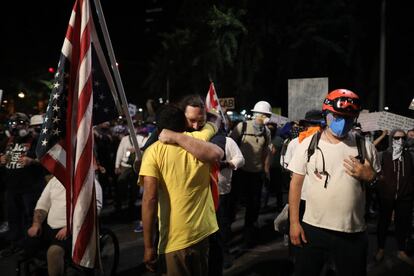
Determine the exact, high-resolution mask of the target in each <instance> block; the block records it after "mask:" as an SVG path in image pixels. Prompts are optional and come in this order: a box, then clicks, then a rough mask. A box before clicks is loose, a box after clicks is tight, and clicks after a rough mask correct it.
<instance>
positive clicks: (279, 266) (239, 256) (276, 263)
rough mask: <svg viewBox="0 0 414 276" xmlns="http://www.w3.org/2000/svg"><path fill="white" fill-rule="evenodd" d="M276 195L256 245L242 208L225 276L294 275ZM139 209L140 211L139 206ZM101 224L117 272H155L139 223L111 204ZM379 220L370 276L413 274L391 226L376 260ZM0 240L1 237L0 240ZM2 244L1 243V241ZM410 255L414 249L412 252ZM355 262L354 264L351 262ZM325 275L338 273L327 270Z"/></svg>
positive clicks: (4, 267) (2, 270) (11, 264)
mask: <svg viewBox="0 0 414 276" xmlns="http://www.w3.org/2000/svg"><path fill="white" fill-rule="evenodd" d="M274 202H275V199H274V198H273V197H271V198H270V200H269V206H270V207H269V208H267V209H266V210H263V211H262V212H261V214H260V217H259V232H258V233H257V245H256V246H254V247H252V248H249V249H244V248H243V247H241V244H242V243H241V240H242V226H243V218H244V209H243V208H242V209H241V210H240V211H239V212H238V214H237V216H236V221H235V222H234V223H233V225H232V232H233V237H232V240H231V241H230V243H229V248H230V253H231V256H232V258H233V265H232V266H231V267H229V268H227V269H225V270H224V273H223V274H224V275H225V276H236V275H245V276H256V275H276V276H279V275H280V276H291V275H293V260H292V258H291V257H290V255H289V249H288V246H286V242H285V240H284V237H283V235H282V234H281V233H279V232H276V231H275V230H274V225H273V220H274V218H275V217H276V216H277V214H278V213H277V212H276V209H275V208H272V206H273V205H274ZM136 212H139V207H137V210H136ZM101 219H102V224H103V226H105V227H108V228H110V229H111V230H112V231H113V232H114V233H115V234H116V236H117V238H118V241H119V245H120V259H119V266H118V270H117V275H125V276H128V275H144V276H152V275H155V274H153V273H150V272H148V271H146V269H145V266H144V265H143V264H142V258H143V238H142V232H141V233H135V232H134V228H135V226H136V222H134V221H133V220H134V218H133V217H131V216H128V215H127V214H119V213H115V212H114V211H113V209H112V207H111V206H108V207H105V208H104V209H103V211H102V213H101ZM375 228H376V220H375V219H370V220H369V221H368V237H369V254H368V256H367V258H368V259H367V260H368V266H367V275H368V276H388V275H393V276H411V275H413V276H414V268H413V267H410V266H409V265H408V264H406V263H404V262H402V261H400V260H399V259H398V258H397V257H396V243H395V239H394V237H393V229H390V237H389V239H388V241H387V244H386V255H385V258H384V260H383V261H382V262H381V263H376V262H374V258H373V255H374V252H375V248H376V232H375ZM0 241H1V239H0ZM0 246H1V244H0ZM409 253H410V254H411V255H413V254H414V252H409ZM16 260H17V259H16V257H15V256H11V257H8V258H3V259H0V275H8V276H9V275H10V276H11V275H16V274H15V267H16ZM350 265H352V264H350ZM323 275H326V276H329V275H335V274H334V273H332V272H331V271H329V270H325V271H324V273H323Z"/></svg>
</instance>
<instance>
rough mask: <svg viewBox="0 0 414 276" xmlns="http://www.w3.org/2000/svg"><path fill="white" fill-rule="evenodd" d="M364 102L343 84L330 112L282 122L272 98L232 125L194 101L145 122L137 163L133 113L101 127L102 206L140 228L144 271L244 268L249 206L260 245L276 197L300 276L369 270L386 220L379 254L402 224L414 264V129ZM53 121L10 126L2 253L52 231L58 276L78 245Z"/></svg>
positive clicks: (97, 136)
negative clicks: (48, 145)
mask: <svg viewBox="0 0 414 276" xmlns="http://www.w3.org/2000/svg"><path fill="white" fill-rule="evenodd" d="M361 109H362V106H361V104H360V99H359V96H358V95H357V94H356V93H354V92H352V91H350V90H346V89H337V90H334V91H332V92H330V93H329V94H328V95H327V96H326V98H325V99H324V101H323V102H321V109H316V110H315V109H312V110H308V111H307V112H306V115H305V117H304V118H303V119H301V120H298V121H291V122H288V123H286V124H284V125H278V124H277V123H275V122H274V121H272V107H271V105H270V104H269V102H267V101H258V102H257V103H255V104H254V105H252V107H251V113H252V119H251V120H250V119H249V120H247V119H246V120H243V121H232V120H231V119H230V117H228V116H223V115H225V114H223V113H222V112H221V110H215V109H211V108H210V107H208V106H205V103H204V101H203V99H202V98H201V97H200V96H199V95H187V96H186V97H184V98H183V99H181V101H180V102H177V103H169V104H165V105H162V106H161V107H159V108H158V110H157V112H156V116H153V115H151V116H148V117H147V118H139V119H136V120H133V124H134V127H135V129H134V131H135V133H136V138H137V141H138V146H139V148H140V151H141V154H142V159H141V160H138V161H139V162H138V163H137V160H136V158H135V157H136V154H135V149H134V146H133V144H134V143H133V142H132V139H131V137H130V135H129V131H128V128H127V124H126V121H125V118H122V117H121V118H119V119H117V120H113V121H110V122H105V123H102V124H100V125H97V126H95V127H94V157H95V162H94V164H95V170H96V183H95V184H96V185H97V186H96V187H97V189H96V190H97V191H101V193H97V202H98V204H97V205H98V206H101V207H102V208H106V207H109V206H111V207H112V208H113V212H115V213H117V214H119V215H121V214H122V215H125V216H126V217H127V219H128V220H130V221H131V222H134V223H135V224H136V227H135V229H134V231H135V232H143V236H144V260H143V261H144V263H145V265H146V266H147V268H148V269H149V270H150V271H154V272H158V273H161V274H165V275H222V274H223V271H224V269H225V268H228V267H230V266H231V265H232V257H231V254H230V252H229V249H228V244H229V242H230V241H231V239H232V234H233V233H232V223H233V222H234V221H235V218H236V213H237V212H238V211H239V210H240V209H241V208H244V209H245V213H244V225H243V239H242V241H241V245H240V246H241V247H242V248H245V249H248V248H252V247H253V246H255V245H256V244H257V235H258V233H259V229H260V224H259V220H258V217H259V213H260V211H261V210H265V209H269V206H268V205H269V195H273V196H275V197H276V203H275V206H274V209H271V210H273V211H274V212H275V217H276V215H277V214H282V213H283V214H284V217H283V218H280V219H279V220H278V223H279V225H278V226H280V225H281V224H280V222H281V221H284V222H285V224H286V225H285V227H283V229H282V227H279V228H278V230H279V231H280V232H282V233H283V234H285V235H286V238H287V240H289V247H290V248H291V250H290V253H291V255H292V258H293V260H294V263H295V275H319V273H320V271H321V270H322V268H323V266H324V265H326V264H327V263H329V264H330V265H331V267H332V269H333V270H334V271H335V272H336V273H337V275H365V274H366V266H367V258H368V257H369V256H367V254H368V253H367V248H368V240H367V233H366V220H367V219H376V220H377V221H378V229H377V233H378V241H377V244H376V248H377V251H376V254H375V256H373V257H374V258H375V260H376V261H377V262H381V261H382V260H383V258H384V254H385V241H386V238H387V233H388V229H389V227H390V225H391V224H393V225H394V226H395V229H396V230H395V235H394V236H395V238H396V240H397V244H398V252H397V256H398V258H400V259H401V260H402V261H404V262H406V263H408V264H410V265H412V266H414V261H413V260H412V259H411V257H410V256H409V254H408V248H407V246H408V242H409V240H410V239H412V234H413V223H412V214H413V200H414V129H411V130H409V131H405V130H402V129H397V128H396V129H390V130H388V131H387V130H384V131H376V132H363V130H362V129H361V126H360V124H358V121H357V118H358V115H359V112H360V111H361ZM43 121H44V118H43V116H42V115H40V114H35V115H31V116H29V115H27V114H24V113H19V112H18V113H14V114H11V115H10V116H9V118H8V120H7V123H6V124H4V125H3V129H2V131H1V133H0V154H1V156H0V166H1V167H0V176H1V182H0V189H1V197H0V221H1V222H2V224H1V225H0V235H1V237H3V239H5V240H6V241H7V242H6V246H5V248H3V249H2V250H1V251H0V255H1V257H6V256H9V255H10V254H15V253H17V252H21V251H25V252H30V251H33V247H34V246H37V245H36V243H34V242H33V239H35V238H40V237H41V238H42V241H45V243H47V244H48V245H50V244H51V245H54V246H55V247H52V246H51V247H50V248H52V249H53V250H52V251H51V253H50V254H49V253H48V260H49V255H50V263H54V264H55V266H52V267H51V268H50V270H49V274H50V275H62V273H63V272H62V267H61V266H58V265H56V264H57V263H58V262H57V261H56V258H57V257H56V256H63V255H65V254H68V253H67V252H68V251H70V246H68V241H70V233H67V232H66V230H65V223H64V221H65V220H66V213H65V212H63V210H64V209H65V205H62V202H63V201H62V193H64V189H63V187H62V185H61V183H59V182H58V181H57V180H56V178H53V176H51V175H50V174H49V173H48V172H47V171H46V170H45V169H44V168H43V167H42V166H41V164H40V162H39V161H38V160H37V158H36V154H35V149H36V144H37V143H38V135H39V133H40V132H41V131H42V123H43ZM285 192H286V193H288V201H287V200H286V198H285V197H284V193H285ZM98 194H100V195H98ZM284 208H285V210H286V212H283V210H284ZM141 209H142V210H141ZM42 230H43V231H42ZM42 232H45V234H43V233H42ZM44 235H46V238H45V237H44ZM56 246H57V247H58V248H60V249H62V248H63V249H62V250H63V251H62V250H60V249H57V248H56ZM59 246H60V247H59ZM56 252H58V253H59V254H58V253H56ZM64 252H66V253H64ZM59 258H60V259H61V258H63V257H59Z"/></svg>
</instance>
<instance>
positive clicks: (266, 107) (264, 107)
mask: <svg viewBox="0 0 414 276" xmlns="http://www.w3.org/2000/svg"><path fill="white" fill-rule="evenodd" d="M251 111H252V112H258V113H263V114H267V115H272V107H271V106H270V104H269V103H268V102H266V101H260V102H257V103H256V104H255V105H254V107H253V109H252V110H251Z"/></svg>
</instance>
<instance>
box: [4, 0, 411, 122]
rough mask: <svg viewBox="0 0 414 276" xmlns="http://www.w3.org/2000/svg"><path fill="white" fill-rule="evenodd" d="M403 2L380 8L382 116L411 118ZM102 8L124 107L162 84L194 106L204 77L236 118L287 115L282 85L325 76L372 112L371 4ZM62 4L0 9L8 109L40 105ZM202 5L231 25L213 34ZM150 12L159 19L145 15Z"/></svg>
mask: <svg viewBox="0 0 414 276" xmlns="http://www.w3.org/2000/svg"><path fill="white" fill-rule="evenodd" d="M409 2H410V1H399V0H394V1H386V4H387V10H386V34H387V40H386V99H385V106H388V107H389V108H390V112H393V113H397V114H400V115H403V116H408V117H411V118H413V117H414V116H413V115H414V112H413V111H412V110H409V109H408V105H409V104H410V102H411V100H412V98H413V96H414V93H413V92H412V81H413V80H414V70H413V64H414V63H413V62H414V55H413V52H414V45H413V42H412V41H413V33H414V30H413V29H414V24H413V23H412V18H413V9H412V5H410V4H408V3H409ZM101 3H102V6H103V12H104V14H105V18H106V22H107V25H108V29H109V33H110V36H111V41H112V45H113V48H114V51H115V55H116V58H117V61H118V63H119V70H120V73H121V77H122V81H123V84H124V88H125V92H126V95H127V98H128V100H129V102H131V103H134V104H137V105H138V106H142V107H143V106H144V105H145V102H146V100H147V99H149V98H153V99H158V98H159V97H163V98H164V99H165V98H166V97H167V79H168V84H169V88H170V90H169V98H170V100H172V101H173V100H175V99H178V98H180V97H181V96H182V95H184V94H186V93H193V92H195V93H200V94H201V95H202V96H205V94H206V93H207V89H208V85H209V77H211V78H212V79H213V80H214V81H215V84H216V88H217V92H218V95H219V96H220V97H236V109H238V110H241V109H243V108H247V109H250V108H251V107H252V106H253V105H254V103H255V102H256V101H258V100H267V101H269V102H270V103H271V104H272V106H274V107H276V106H279V107H281V108H282V114H283V115H287V98H288V95H287V81H288V79H290V78H312V77H328V78H329V89H330V90H332V89H335V88H348V89H351V90H354V91H355V92H357V93H358V94H359V95H360V96H361V97H362V100H363V103H364V107H365V108H367V109H370V111H376V110H377V109H378V95H379V92H378V91H379V45H380V44H379V41H380V36H379V35H380V5H381V1H379V0H378V1H375V0H366V1H358V0H348V1H343V0H342V1H337V0H335V1H333V0H330V1H328V0H326V1H315V0H293V1H271V0H268V1H201V0H200V1H190V0H187V1H185V0H182V1H153V0H152V1H110V0H102V1H101ZM73 4H74V2H73V1H64V0H54V1H52V0H43V1H7V6H6V1H3V2H2V4H1V5H2V6H1V9H0V20H1V24H0V34H1V44H0V45H1V46H0V89H3V90H4V97H3V98H4V99H9V100H10V99H14V101H15V105H16V109H19V108H20V109H22V108H23V109H25V108H29V109H30V108H33V107H34V108H38V107H35V106H36V105H35V104H33V102H35V101H36V100H41V99H46V98H47V96H48V95H47V93H48V91H49V90H47V87H46V86H45V85H44V84H43V83H41V82H40V81H39V80H50V79H51V78H52V75H53V74H51V73H49V72H48V68H49V67H56V65H57V62H58V59H59V55H60V50H61V47H62V43H63V38H64V35H65V33H66V28H67V26H68V21H69V17H70V13H71V9H72V6H73ZM213 5H215V7H216V8H217V9H218V10H220V11H222V12H223V13H224V14H226V15H235V14H239V15H237V16H234V18H231V16H230V18H227V17H225V16H222V17H221V19H222V21H221V23H220V24H221V25H220V26H219V27H217V28H216V29H214V26H215V25H214V22H220V21H219V20H217V21H214V20H212V19H217V18H219V17H217V13H216V14H215V15H212V7H213ZM152 8H161V9H162V11H161V12H154V13H149V12H146V10H148V9H152ZM223 18H224V19H223ZM236 19H237V20H236ZM212 22H213V23H212ZM239 23H240V24H241V25H242V26H243V28H244V31H241V28H239V25H238V24H239ZM96 24H97V23H96ZM182 30H185V31H186V32H184V34H185V35H183V32H181V31H182ZM171 34H174V35H171ZM171 37H172V38H171ZM165 45H167V46H165ZM229 56H230V58H229ZM20 90H24V91H26V92H28V94H29V97H28V98H26V99H25V101H26V102H24V103H23V102H19V101H21V100H19V99H17V98H16V95H17V93H18V91H20ZM33 112H36V111H33Z"/></svg>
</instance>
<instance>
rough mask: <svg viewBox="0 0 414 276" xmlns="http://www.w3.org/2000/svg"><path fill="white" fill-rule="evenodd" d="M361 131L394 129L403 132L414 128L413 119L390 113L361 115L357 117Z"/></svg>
mask: <svg viewBox="0 0 414 276" xmlns="http://www.w3.org/2000/svg"><path fill="white" fill-rule="evenodd" d="M358 122H359V123H360V124H361V128H362V131H375V130H390V131H391V130H393V129H396V128H399V129H403V130H405V131H407V130H409V129H413V128H414V119H411V118H408V117H404V116H401V115H397V114H394V113H390V112H385V111H382V112H372V113H361V114H360V115H359V117H358Z"/></svg>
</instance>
